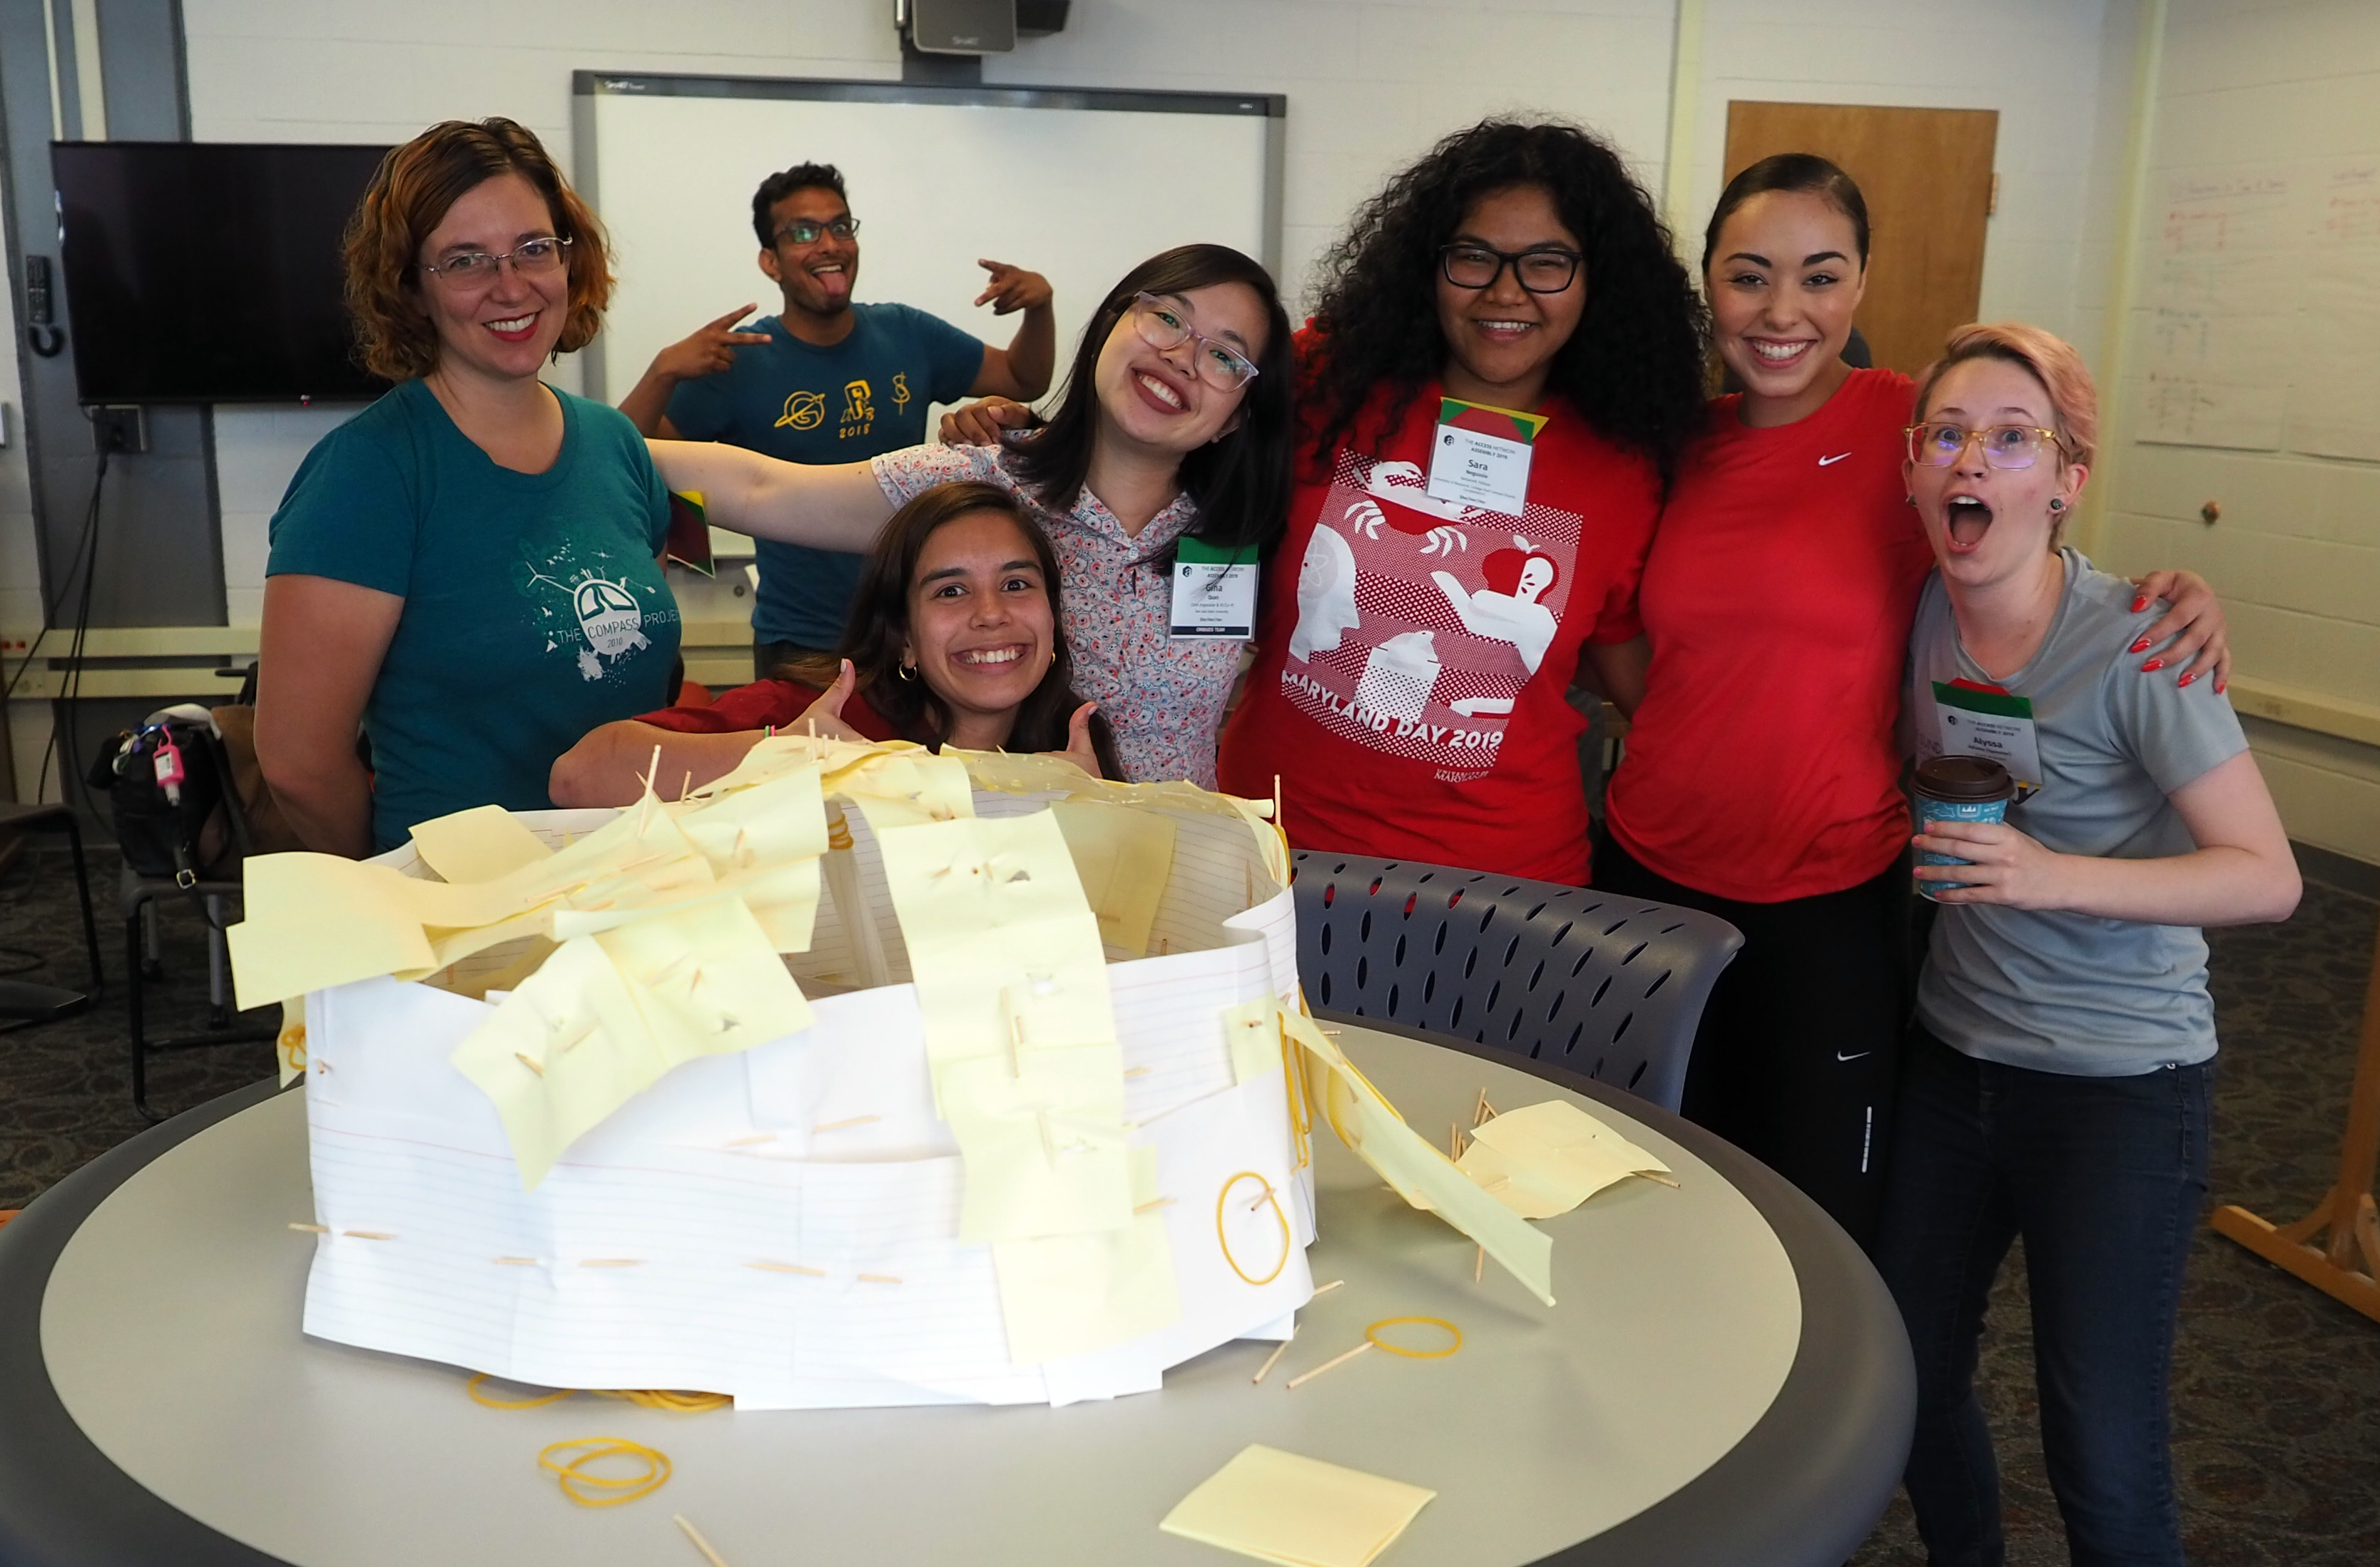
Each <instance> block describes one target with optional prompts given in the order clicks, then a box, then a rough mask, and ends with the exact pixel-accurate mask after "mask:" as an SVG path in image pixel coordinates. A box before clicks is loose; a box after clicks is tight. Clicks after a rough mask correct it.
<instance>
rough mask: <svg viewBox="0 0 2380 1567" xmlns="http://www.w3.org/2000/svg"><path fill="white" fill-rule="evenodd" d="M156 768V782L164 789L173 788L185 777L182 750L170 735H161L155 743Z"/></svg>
mask: <svg viewBox="0 0 2380 1567" xmlns="http://www.w3.org/2000/svg"><path fill="white" fill-rule="evenodd" d="M156 767H157V782H158V784H160V785H161V786H163V787H164V788H168V789H170V788H172V787H174V786H175V785H176V784H179V783H181V782H182V780H183V778H184V777H185V776H186V774H185V773H184V771H183V770H182V748H181V747H179V746H176V744H174V736H173V735H171V734H166V735H161V736H160V737H159V739H158V741H157V759H156Z"/></svg>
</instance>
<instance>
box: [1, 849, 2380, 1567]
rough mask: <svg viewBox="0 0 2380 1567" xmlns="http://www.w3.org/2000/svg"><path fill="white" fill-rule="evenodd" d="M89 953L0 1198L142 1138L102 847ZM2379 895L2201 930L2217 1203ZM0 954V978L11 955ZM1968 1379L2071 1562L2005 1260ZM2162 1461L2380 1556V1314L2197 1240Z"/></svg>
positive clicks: (2312, 1177)
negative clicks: (1973, 1378) (102, 982)
mask: <svg viewBox="0 0 2380 1567" xmlns="http://www.w3.org/2000/svg"><path fill="white" fill-rule="evenodd" d="M96 863H97V866H98V869H96V871H95V874H94V878H93V880H94V881H95V882H96V883H97V885H96V887H95V889H94V891H95V892H98V893H101V894H102V896H101V920H102V924H101V931H100V934H101V941H102V948H103V953H104V954H105V956H106V959H107V963H108V966H109V968H108V976H109V983H108V985H107V987H106V989H105V990H104V992H103V994H102V996H101V998H100V1002H99V1004H98V1005H97V1006H96V1007H94V1008H93V1009H92V1010H91V1012H89V1013H86V1014H83V1015H81V1016H79V1017H76V1018H71V1019H68V1020H67V1021H65V1022H62V1023H56V1024H51V1025H47V1026H42V1027H39V1028H32V1029H28V1030H24V1031H22V1032H18V1033H13V1034H6V1035H0V1209H8V1208H17V1207H21V1206H22V1205H23V1204H25V1203H27V1202H29V1201H30V1200H31V1199H32V1198H33V1197H36V1196H38V1195H39V1194H40V1193H41V1192H42V1189H43V1188H45V1187H47V1186H48V1185H50V1184H52V1183H54V1182H55V1181H56V1180H58V1179H59V1178H60V1177H61V1176H64V1175H65V1174H67V1172H70V1171H72V1170H74V1169H75V1168H76V1167H78V1166H79V1165H80V1164H82V1163H84V1162H85V1161H86V1160H90V1159H91V1158H92V1157H93V1156H95V1155H97V1154H99V1153H100V1152H102V1151H103V1150H104V1149H106V1148H110V1147H112V1146H114V1145H115V1144H116V1143H118V1142H121V1141H122V1140H123V1139H125V1138H126V1137H128V1136H131V1135H132V1134H133V1133H135V1132H137V1131H139V1130H140V1128H141V1126H142V1125H143V1124H144V1123H143V1122H142V1121H141V1120H140V1117H139V1116H138V1115H137V1114H136V1113H135V1112H134V1111H133V1109H132V1102H131V1089H130V1078H129V1075H128V1069H127V1065H126V1061H125V1039H126V1026H125V1010H124V986H123V976H122V974H121V973H120V972H119V970H120V968H121V965H122V959H121V957H120V956H119V948H120V946H121V933H120V932H121V928H120V927H118V926H115V925H114V924H113V923H112V922H111V911H112V908H113V898H112V896H111V895H109V894H112V893H113V890H114V888H115V862H114V858H113V855H112V852H111V851H108V850H105V849H102V850H100V851H98V854H97V859H96ZM73 909H74V903H73V893H72V889H71V881H70V875H69V870H68V867H67V861H66V859H65V857H64V856H63V854H62V853H54V852H51V851H49V850H47V849H37V850H35V851H34V852H32V853H30V854H29V855H28V856H26V858H25V859H24V861H22V862H21V863H20V864H19V865H18V867H17V868H16V869H13V870H11V871H10V872H8V873H7V875H6V878H5V880H0V948H6V947H14V948H24V949H31V950H33V951H34V952H37V953H42V954H51V958H52V961H51V962H50V964H49V966H48V968H47V970H46V971H40V970H37V971H34V972H30V973H28V974H26V975H24V976H23V978H29V979H34V980H45V981H50V982H55V983H58V984H64V985H72V986H79V985H81V984H82V982H83V980H84V974H83V970H82V958H81V949H80V942H79V934H78V932H77V929H76V919H75V916H74V912H73ZM2374 912H2375V911H2374V905H2373V904H2372V903H2371V902H2369V901H2368V900H2364V899H2361V898H2356V897H2352V896H2350V895H2349V894H2347V893H2339V892H2335V891H2332V890H2330V889H2328V888H2325V887H2322V886H2319V885H2313V884H2309V885H2308V887H2307V889H2306V897H2305V901H2304V903H2303V905H2301V907H2300V908H2299V910H2298V914H2297V917H2295V918H2294V919H2292V920H2290V921H2289V923H2288V924H2287V925H2284V926H2277V927H2265V928H2252V929H2242V930H2228V931H2217V932H2215V933H2214V936H2213V945H2214V949H2215V966H2214V976H2215V993H2216V1007H2217V1011H2218V1016H2219V1020H2220V1025H2221V1027H2222V1031H2223V1041H2224V1054H2223V1058H2222V1059H2223V1068H2222V1072H2221V1075H2220V1076H2219V1079H2218V1085H2217V1090H2216V1143H2215V1200H2216V1201H2217V1202H2237V1203H2240V1204H2243V1205H2245V1206H2246V1207H2248V1208H2250V1209H2253V1210H2254V1211H2256V1212H2259V1213H2261V1214H2263V1215H2264V1216H2265V1217H2266V1218H2268V1219H2271V1220H2274V1221H2277V1222H2286V1221H2289V1220H2292V1219H2295V1218H2297V1217H2298V1216H2299V1215H2300V1214H2301V1213H2302V1212H2303V1211H2304V1210H2305V1209H2307V1208H2309V1207H2310V1206H2312V1204H2313V1202H2314V1200H2315V1199H2316V1198H2318V1197H2320V1196H2321V1195H2322V1193H2323V1192H2324V1191H2325V1189H2327V1187H2328V1185H2329V1184H2330V1181H2331V1179H2332V1176H2333V1173H2334V1170H2335V1162H2336V1160H2337V1158H2338V1134H2339V1128H2340V1126H2341V1124H2342V1122H2343V1118H2344V1115H2345V1106H2346V1100H2347V1090H2348V1084H2349V1081H2350V1076H2351V1075H2352V1073H2353V1067H2354V1052H2355V1038H2356V1029H2357V1026H2358V1019H2359V1017H2360V1015H2361V1012H2362V997H2363V987H2364V983H2365V976H2366V975H2367V974H2368V973H2369V972H2370V965H2371V961H2372V952H2373V927H2374ZM163 932H164V949H163V950H164V964H165V967H166V974H165V977H164V978H162V979H160V980H158V981H155V982H154V983H153V984H152V986H151V987H150V990H149V998H150V999H149V1007H150V1013H151V1016H152V1019H153V1020H154V1022H153V1023H152V1026H153V1027H155V1028H157V1029H158V1030H160V1031H164V1030H171V1029H187V1028H189V1027H193V1026H198V1025H199V1024H200V1022H201V1021H202V1020H203V1018H204V1015H205V1011H206V949H205V945H204V939H203V929H202V928H201V926H200V922H199V919H198V917H197V916H196V914H195V913H194V912H193V911H192V910H190V909H189V908H188V907H187V906H180V905H168V906H167V908H166V910H165V916H164V921H163ZM15 961H16V960H15V959H14V957H13V954H9V953H6V952H0V968H5V967H9V966H14V963H15ZM272 1064H273V1057H272V1049H271V1047H270V1046H269V1045H263V1044H251V1045H236V1046H229V1047H225V1048H224V1049H220V1050H208V1051H190V1052H187V1053H184V1054H179V1055H174V1056H167V1057H164V1058H162V1059H160V1060H158V1061H156V1062H155V1063H152V1071H151V1090H150V1091H151V1102H152V1104H153V1105H154V1106H155V1107H156V1108H158V1109H159V1110H161V1111H164V1112H166V1113H169V1114H170V1113H172V1112H174V1111H180V1110H187V1109H188V1108H190V1107H191V1106H193V1105H197V1104H200V1103H203V1102H204V1101H205V1100H207V1099H211V1098H212V1097H214V1096H215V1095H217V1094H221V1093H224V1092H225V1091H226V1090H228V1089H231V1088H235V1087H240V1086H242V1085H244V1084H247V1083H250V1082H253V1081H255V1080H256V1079H257V1078H259V1077H261V1076H263V1075H266V1074H267V1073H269V1072H270V1071H271V1070H272ZM1982 1377H1983V1381H1984V1386H1985V1402H1986V1404H1987V1407H1988V1408H1989V1409H1990V1411H1991V1413H1992V1418H1993V1423H1994V1427H1995V1430H1996V1433H1997V1436H1998V1444H1999V1452H2000V1461H2001V1464H2002V1465H2003V1468H2004V1471H2005V1484H2006V1506H2007V1513H2008V1529H2009V1561H2010V1563H2011V1564H2012V1567H2042V1564H2048V1563H2058V1562H2063V1561H2065V1560H2066V1549H2065V1543H2064V1537H2063V1536H2062V1535H2061V1534H2060V1532H2059V1529H2058V1509H2057V1505H2056V1503H2055V1502H2054V1500H2052V1499H2051V1497H2050V1494H2049V1488H2048V1485H2047V1482H2046V1477H2045V1476H2044V1474H2043V1470H2042V1464H2041V1448H2040V1442H2039V1439H2038V1436H2037V1429H2036V1426H2035V1422H2034V1394H2033V1362H2032V1343H2031V1335H2030V1332H2029V1330H2028V1329H2027V1326H2026V1321H2025V1312H2024V1297H2023V1275H2022V1258H2021V1257H2020V1258H2016V1259H2012V1261H2011V1264H2010V1267H2009V1268H2008V1269H2007V1270H2006V1272H2005V1273H2004V1275H2003V1277H2002V1279H2001V1282H2000V1287H1999V1290H1998V1294H1997V1296H1996V1299H1995V1303H1994V1313H1993V1326H1992V1330H1991V1332H1990V1334H1989V1335H1988V1336H1987V1338H1986V1340H1985V1348H1984V1364H1983V1371H1982ZM2174 1402H2175V1431H2174V1456H2175V1466H2176V1470H2177V1473H2178V1475H2179V1476H2180V1484H2181V1490H2182V1507H2183V1518H2184V1525H2185V1530H2186V1537H2187V1540H2188V1543H2189V1549H2190V1557H2191V1560H2192V1561H2193V1562H2194V1563H2197V1564H2198V1567H2251V1564H2253V1567H2265V1564H2271V1567H2350V1564H2353V1567H2365V1564H2368V1563H2371V1562H2374V1561H2380V1323H2375V1322H2373V1321H2370V1320H2369V1319H2367V1318H2363V1317H2361V1316H2359V1315H2357V1314H2356V1313H2354V1312H2352V1311H2350V1310H2349V1309H2348V1308H2347V1307H2345V1306H2339V1305H2338V1304H2337V1303H2335V1302H2333V1301H2332V1300H2331V1299H2330V1298H2329V1297H2328V1296H2326V1295H2323V1294H2319V1293H2317V1292H2316V1291H2313V1290H2312V1289H2309V1288H2307V1287H2306V1286H2304V1285H2302V1284H2301V1283H2299V1282H2296V1281H2295V1280H2293V1279H2291V1278H2289V1277H2288V1276H2287V1275H2285V1274H2283V1273H2281V1272H2279V1271H2278V1270H2277V1269H2272V1268H2269V1267H2267V1266H2266V1265H2265V1264H2264V1263H2262V1262H2260V1261H2258V1260H2256V1259H2255V1258H2254V1257H2251V1256H2250V1255H2249V1254H2248V1253H2246V1252H2244V1251H2242V1250H2240V1248H2239V1247H2237V1246H2235V1245H2231V1244H2230V1243H2229V1242H2228V1241H2223V1240H2220V1239H2218V1238H2216V1236H2215V1235H2214V1234H2213V1233H2211V1232H2202V1233H2201V1235H2200V1239H2199V1243H2198V1247H2197V1252H2196V1255H2195V1256H2194V1257H2193V1258H2192V1273H2191V1280H2190V1284H2189V1288H2188V1292H2187V1294H2185V1296H2184V1298H2183V1303H2182V1324H2181V1339H2180V1348H2179V1352H2178V1354H2177V1363H2176V1366H2175V1373H2174ZM1924 1560H1925V1552H1924V1550H1923V1549H1921V1548H1920V1547H1919V1546H1918V1544H1917V1541H1916V1537H1915V1535H1914V1532H1913V1529H1912V1528H1911V1525H1910V1519H1909V1510H1908V1507H1907V1504H1906V1503H1905V1502H1902V1501H1900V1500H1898V1499H1896V1500H1895V1501H1894V1503H1893V1506H1892V1508H1891V1510H1890V1511H1889V1512H1887V1513H1886V1515H1885V1517H1884V1519H1883V1521H1882V1522H1881V1523H1880V1524H1878V1525H1877V1527H1876V1533H1875V1535H1874V1537H1872V1538H1871V1539H1870V1540H1869V1541H1868V1544H1867V1545H1866V1547H1865V1548H1864V1549H1862V1550H1861V1552H1860V1553H1859V1555H1858V1557H1857V1558H1855V1561H1856V1563H1857V1564H1858V1567H1916V1564H1917V1563H1921V1562H1923V1561H1924Z"/></svg>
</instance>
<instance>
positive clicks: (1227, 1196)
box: [1215, 1170, 1297, 1285]
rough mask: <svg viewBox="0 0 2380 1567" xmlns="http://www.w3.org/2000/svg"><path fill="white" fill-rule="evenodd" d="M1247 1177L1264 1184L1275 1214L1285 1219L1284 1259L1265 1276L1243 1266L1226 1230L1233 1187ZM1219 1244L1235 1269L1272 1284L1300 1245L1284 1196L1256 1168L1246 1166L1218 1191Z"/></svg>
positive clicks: (1243, 1275)
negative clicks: (1292, 1231)
mask: <svg viewBox="0 0 2380 1567" xmlns="http://www.w3.org/2000/svg"><path fill="white" fill-rule="evenodd" d="M1243 1181H1255V1182H1257V1183H1258V1184H1261V1185H1262V1186H1263V1187H1264V1189H1265V1195H1264V1200H1265V1201H1267V1202H1269V1203H1270V1204H1272V1216H1273V1217H1274V1218H1275V1219H1278V1220H1280V1221H1281V1260H1280V1261H1279V1262H1276V1263H1274V1264H1273V1265H1272V1271H1271V1272H1269V1273H1268V1274H1266V1275H1265V1276H1264V1277H1263V1278H1261V1279H1259V1278H1257V1277H1256V1275H1254V1274H1252V1273H1250V1272H1249V1271H1248V1270H1247V1269H1245V1268H1243V1267H1241V1266H1240V1259H1239V1258H1238V1257H1233V1255H1232V1243H1231V1241H1230V1240H1229V1239H1227V1238H1226V1237H1225V1236H1224V1234H1223V1209H1224V1206H1225V1205H1226V1204H1228V1203H1229V1202H1230V1201H1231V1200H1232V1188H1233V1186H1236V1185H1238V1184H1240V1183H1241V1182H1243ZM1215 1244H1216V1245H1219V1246H1221V1247H1222V1248H1223V1260H1224V1261H1225V1262H1228V1263H1230V1264H1231V1265H1232V1271H1233V1272H1234V1273H1236V1274H1238V1275H1239V1276H1240V1277H1241V1278H1242V1279H1243V1280H1245V1282H1248V1283H1251V1284H1259V1285H1261V1284H1269V1283H1271V1282H1273V1281H1274V1280H1275V1279H1278V1278H1280V1277H1281V1269H1284V1268H1286V1267H1288V1266H1289V1254H1290V1253H1291V1252H1293V1251H1295V1250H1296V1249H1297V1243H1296V1242H1295V1241H1294V1240H1293V1239H1292V1238H1291V1236H1290V1233H1289V1215H1288V1214H1286V1213H1283V1212H1282V1211H1281V1198H1280V1197H1277V1196H1276V1195H1274V1192H1273V1189H1272V1183H1271V1182H1270V1181H1268V1180H1266V1179H1265V1178H1264V1177H1263V1176H1262V1175H1259V1174H1257V1172H1255V1171H1253V1170H1243V1171H1241V1172H1239V1173H1238V1174H1236V1175H1234V1176H1233V1177H1232V1178H1231V1179H1230V1180H1228V1181H1226V1182H1224V1183H1223V1189H1222V1190H1221V1191H1220V1192H1218V1193H1216V1194H1215Z"/></svg>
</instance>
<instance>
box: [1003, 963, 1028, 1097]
mask: <svg viewBox="0 0 2380 1567" xmlns="http://www.w3.org/2000/svg"><path fill="white" fill-rule="evenodd" d="M1000 1010H1001V1011H1002V1012H1004V1013H1006V1014H1008V1075H1010V1076H1011V1077H1022V1076H1024V1075H1025V1068H1024V1066H1023V1064H1022V1063H1020V1062H1019V1061H1018V1059H1017V1057H1018V1055H1019V1053H1020V1052H1021V1051H1023V1050H1024V1048H1025V1019H1024V1018H1023V1017H1021V1016H1019V1015H1017V1011H1016V1003H1015V1002H1014V1001H1012V1000H1010V999H1009V995H1008V987H1007V986H1005V985H1003V986H1002V987H1001V989H1000Z"/></svg>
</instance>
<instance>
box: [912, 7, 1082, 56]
mask: <svg viewBox="0 0 2380 1567" xmlns="http://www.w3.org/2000/svg"><path fill="white" fill-rule="evenodd" d="M1071 3H1072V0H895V4H894V6H893V9H892V18H893V25H894V26H896V27H898V28H899V29H900V30H901V35H902V37H904V38H905V39H907V40H908V41H909V47H910V48H912V49H915V50H917V52H918V53H920V54H925V55H1005V54H1007V53H1008V52H1009V51H1010V50H1012V49H1014V48H1015V47H1016V41H1017V39H1018V38H1019V37H1025V38H1031V37H1035V36H1037V35H1038V34H1043V33H1051V32H1057V31H1060V30H1063V29H1064V27H1065V25H1066V11H1067V8H1068V6H1070V4H1071Z"/></svg>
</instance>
